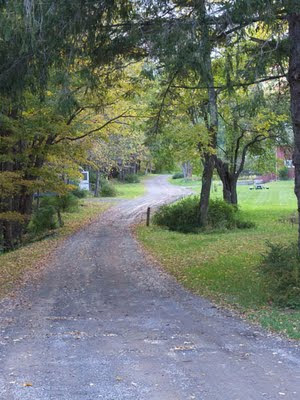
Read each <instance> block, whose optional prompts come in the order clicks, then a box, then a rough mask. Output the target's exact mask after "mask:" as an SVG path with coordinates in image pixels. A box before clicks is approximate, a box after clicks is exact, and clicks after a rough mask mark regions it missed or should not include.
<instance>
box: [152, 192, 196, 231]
mask: <svg viewBox="0 0 300 400" xmlns="http://www.w3.org/2000/svg"><path fill="white" fill-rule="evenodd" d="M198 206H199V197H197V196H189V197H186V198H184V199H183V200H179V201H177V202H176V203H173V204H169V205H165V206H162V207H161V208H160V209H159V210H158V211H157V212H156V213H155V215H154V217H153V221H154V223H155V224H157V225H161V226H166V227H168V228H169V229H170V230H172V231H179V232H185V233H187V232H195V231H197V229H199V223H198Z"/></svg>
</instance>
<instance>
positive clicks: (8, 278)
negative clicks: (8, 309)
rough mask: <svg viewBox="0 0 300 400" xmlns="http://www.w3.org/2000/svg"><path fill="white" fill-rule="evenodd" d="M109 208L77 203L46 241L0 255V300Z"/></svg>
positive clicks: (108, 205)
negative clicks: (62, 224)
mask: <svg viewBox="0 0 300 400" xmlns="http://www.w3.org/2000/svg"><path fill="white" fill-rule="evenodd" d="M109 207H110V204H109V203H100V202H97V201H90V199H87V200H83V201H81V202H80V207H79V211H78V212H76V213H64V214H63V220H64V226H63V227H61V228H58V229H55V230H53V231H50V232H49V236H47V237H46V238H44V239H42V240H39V241H35V242H33V243H30V244H28V245H25V246H24V247H21V248H19V249H17V250H14V251H11V252H9V253H4V254H1V255H0V298H1V297H3V296H5V295H6V294H8V293H9V292H10V291H11V290H12V289H14V288H15V286H16V285H17V284H18V283H20V282H22V278H24V275H25V273H26V272H28V271H30V272H32V273H35V272H36V273H38V271H39V270H40V269H41V268H42V266H43V265H44V264H46V263H47V260H48V259H49V257H50V256H51V254H52V253H53V251H54V250H55V248H56V247H57V246H58V245H59V244H60V243H61V242H62V241H63V240H64V239H66V238H67V237H68V236H70V235H72V234H73V233H75V232H76V231H78V230H79V229H81V228H83V227H84V226H86V225H88V224H89V223H90V222H92V221H93V220H94V219H95V218H96V217H98V216H99V215H100V214H101V213H103V212H104V211H105V210H107V209H108V208H109Z"/></svg>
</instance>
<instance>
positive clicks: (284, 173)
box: [278, 167, 289, 181]
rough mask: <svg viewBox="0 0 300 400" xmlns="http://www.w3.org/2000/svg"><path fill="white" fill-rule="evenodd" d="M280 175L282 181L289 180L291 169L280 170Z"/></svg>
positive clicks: (283, 168)
mask: <svg viewBox="0 0 300 400" xmlns="http://www.w3.org/2000/svg"><path fill="white" fill-rule="evenodd" d="M278 174H279V179H280V180H281V181H287V180H288V179H289V169H288V167H282V168H280V170H279V171H278Z"/></svg>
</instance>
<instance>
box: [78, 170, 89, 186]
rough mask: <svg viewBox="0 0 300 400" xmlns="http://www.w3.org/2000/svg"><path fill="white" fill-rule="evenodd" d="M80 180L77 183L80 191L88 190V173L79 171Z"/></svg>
mask: <svg viewBox="0 0 300 400" xmlns="http://www.w3.org/2000/svg"><path fill="white" fill-rule="evenodd" d="M81 173H82V179H81V180H80V181H79V188H80V189H81V190H90V173H89V171H84V170H82V171H81Z"/></svg>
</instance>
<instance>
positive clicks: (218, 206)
mask: <svg viewBox="0 0 300 400" xmlns="http://www.w3.org/2000/svg"><path fill="white" fill-rule="evenodd" d="M153 222H154V223H155V224H157V225H161V226H166V227H167V228H169V229H170V230H172V231H178V232H183V233H188V232H199V231H200V226H199V197H198V196H188V197H185V198H184V199H182V200H180V201H177V202H176V203H173V204H170V205H165V206H162V207H161V208H160V209H159V210H158V211H157V213H156V214H155V215H154V217H153ZM253 226H255V225H254V224H253V223H252V222H247V221H243V220H241V219H240V216H239V213H238V211H237V207H235V206H233V205H231V204H228V203H226V202H225V201H223V200H211V201H210V203H209V209H208V228H210V229H234V228H240V229H246V228H252V227H253Z"/></svg>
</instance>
